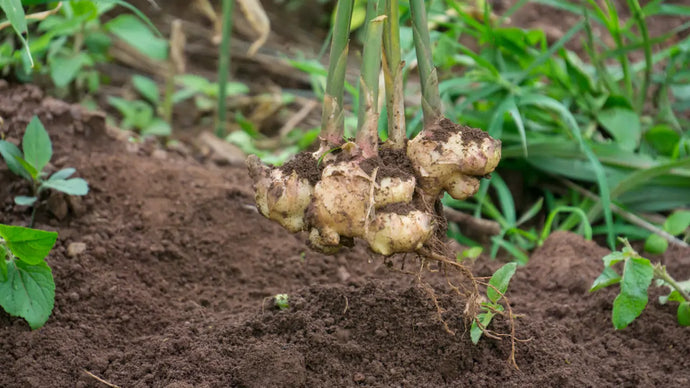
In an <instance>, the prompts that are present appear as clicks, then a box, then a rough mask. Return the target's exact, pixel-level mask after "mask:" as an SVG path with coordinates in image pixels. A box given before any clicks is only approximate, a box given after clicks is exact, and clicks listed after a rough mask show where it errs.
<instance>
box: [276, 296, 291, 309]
mask: <svg viewBox="0 0 690 388" xmlns="http://www.w3.org/2000/svg"><path fill="white" fill-rule="evenodd" d="M273 299H274V303H275V305H276V307H278V308H279V309H281V310H287V309H289V308H290V303H289V300H288V294H276V296H275V297H274V298H273Z"/></svg>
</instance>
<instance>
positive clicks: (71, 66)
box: [24, 54, 88, 152]
mask: <svg viewBox="0 0 690 388" xmlns="http://www.w3.org/2000/svg"><path fill="white" fill-rule="evenodd" d="M87 61H88V58H86V56H85V55H84V54H77V55H69V56H62V55H55V56H53V57H52V58H51V59H50V78H51V79H52V80H53V83H54V84H55V86H57V87H58V88H64V87H66V86H67V85H69V84H70V83H71V82H72V81H74V79H75V78H77V75H78V74H79V72H80V71H81V69H82V66H84V64H85V63H86V62H87ZM24 152H26V151H24Z"/></svg>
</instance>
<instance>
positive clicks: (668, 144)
mask: <svg viewBox="0 0 690 388" xmlns="http://www.w3.org/2000/svg"><path fill="white" fill-rule="evenodd" d="M644 139H645V141H646V142H647V143H649V145H651V146H652V147H653V148H654V149H655V150H657V151H658V152H659V153H660V154H662V155H666V156H671V155H672V154H673V151H674V150H675V149H676V148H677V147H678V142H679V141H680V135H679V134H678V132H676V131H674V130H673V128H671V127H670V126H669V125H667V124H658V125H655V126H653V127H651V128H649V130H648V131H647V132H645V134H644Z"/></svg>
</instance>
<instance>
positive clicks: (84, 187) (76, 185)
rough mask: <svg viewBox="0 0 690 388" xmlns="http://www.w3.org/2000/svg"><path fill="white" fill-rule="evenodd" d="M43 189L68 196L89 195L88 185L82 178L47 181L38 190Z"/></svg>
mask: <svg viewBox="0 0 690 388" xmlns="http://www.w3.org/2000/svg"><path fill="white" fill-rule="evenodd" d="M45 188H48V189H53V190H57V191H61V192H63V193H65V194H68V195H86V194H88V193H89V184H88V183H86V181H85V180H84V179H82V178H72V179H49V180H47V181H44V182H43V183H42V184H41V187H40V188H39V190H43V189H45Z"/></svg>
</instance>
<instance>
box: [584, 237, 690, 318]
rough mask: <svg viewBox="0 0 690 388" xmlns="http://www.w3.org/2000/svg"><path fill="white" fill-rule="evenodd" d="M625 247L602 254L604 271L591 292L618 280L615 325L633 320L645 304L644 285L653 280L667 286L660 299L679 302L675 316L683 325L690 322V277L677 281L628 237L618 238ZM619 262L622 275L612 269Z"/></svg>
mask: <svg viewBox="0 0 690 388" xmlns="http://www.w3.org/2000/svg"><path fill="white" fill-rule="evenodd" d="M621 241H622V242H623V244H624V247H623V249H622V250H621V251H618V252H612V253H611V254H610V255H607V256H605V257H604V258H603V261H604V271H603V272H602V274H601V275H600V276H599V277H598V278H597V279H596V280H595V281H594V284H592V287H591V288H590V292H594V291H597V290H600V289H602V288H604V287H608V286H611V285H615V284H620V293H619V294H618V296H616V299H615V300H614V301H613V311H612V321H613V326H614V327H615V328H616V329H623V328H625V327H627V326H628V325H629V324H630V323H631V322H632V321H634V320H635V319H636V318H637V317H638V316H639V315H640V314H641V313H642V310H644V308H645V307H646V306H647V301H648V294H647V289H648V288H649V287H650V286H651V284H652V280H655V279H656V285H657V286H664V287H668V288H670V290H671V292H670V293H669V294H668V295H665V296H662V297H660V298H659V303H661V304H666V303H668V302H678V310H677V319H678V323H679V324H680V325H682V326H690V280H688V281H684V282H677V281H676V280H675V279H673V278H672V277H671V275H669V274H668V272H667V271H666V267H665V266H663V265H661V264H660V263H656V264H652V262H651V261H649V260H648V259H645V258H644V257H642V256H640V255H639V254H638V253H637V252H635V250H634V249H633V248H632V247H631V246H630V243H628V240H625V239H621ZM618 263H622V265H623V275H622V276H621V275H619V274H618V272H617V271H616V270H615V269H614V266H615V265H616V264H618Z"/></svg>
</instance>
